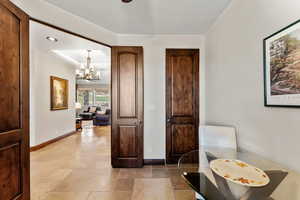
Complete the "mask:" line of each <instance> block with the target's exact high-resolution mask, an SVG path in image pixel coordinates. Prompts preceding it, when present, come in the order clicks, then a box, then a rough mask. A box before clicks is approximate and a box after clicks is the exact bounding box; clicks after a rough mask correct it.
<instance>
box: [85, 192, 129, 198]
mask: <svg viewBox="0 0 300 200" xmlns="http://www.w3.org/2000/svg"><path fill="white" fill-rule="evenodd" d="M88 200H131V192H120V191H114V192H92V193H90V195H89V197H88Z"/></svg>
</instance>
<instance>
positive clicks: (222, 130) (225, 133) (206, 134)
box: [199, 126, 237, 150]
mask: <svg viewBox="0 0 300 200" xmlns="http://www.w3.org/2000/svg"><path fill="white" fill-rule="evenodd" d="M199 136H200V137H199V139H200V145H201V146H213V147H223V148H232V149H235V150H237V142H236V130H235V128H234V127H227V126H200V128H199Z"/></svg>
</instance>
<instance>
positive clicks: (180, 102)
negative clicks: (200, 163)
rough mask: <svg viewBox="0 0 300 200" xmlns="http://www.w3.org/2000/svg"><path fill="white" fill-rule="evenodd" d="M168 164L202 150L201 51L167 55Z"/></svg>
mask: <svg viewBox="0 0 300 200" xmlns="http://www.w3.org/2000/svg"><path fill="white" fill-rule="evenodd" d="M166 123H167V124H166V160H167V163H176V162H177V161H178V159H179V158H180V156H181V155H182V154H184V153H187V152H189V151H192V150H196V149H198V143H199V142H198V125H199V50H198V49H167V51H166Z"/></svg>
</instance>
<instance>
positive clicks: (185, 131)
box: [172, 124, 196, 155]
mask: <svg viewBox="0 0 300 200" xmlns="http://www.w3.org/2000/svg"><path fill="white" fill-rule="evenodd" d="M172 134H173V135H172V153H173V154H174V155H181V154H184V153H186V152H189V151H192V150H195V149H196V144H195V140H196V137H195V126H194V125H193V124H190V125H189V124H187V125H185V124H183V125H182V124H180V125H177V124H175V125H172Z"/></svg>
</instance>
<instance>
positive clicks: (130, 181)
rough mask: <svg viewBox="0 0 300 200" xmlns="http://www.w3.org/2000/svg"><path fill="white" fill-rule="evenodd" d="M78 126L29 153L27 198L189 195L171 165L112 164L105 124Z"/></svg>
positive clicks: (187, 199) (149, 199)
mask: <svg viewBox="0 0 300 200" xmlns="http://www.w3.org/2000/svg"><path fill="white" fill-rule="evenodd" d="M84 126H85V127H86V128H85V129H83V131H82V132H79V133H78V134H75V135H72V136H70V137H67V138H65V139H63V140H60V141H58V142H56V143H53V144H51V145H49V146H47V147H45V148H42V149H40V150H38V151H36V152H32V153H31V199H32V200H61V199H62V200H68V199H72V200H87V199H88V200H119V199H122V200H175V197H176V200H178V198H179V199H180V200H191V192H189V191H186V188H185V185H184V184H185V183H184V182H183V180H181V178H180V176H179V173H178V170H177V168H176V165H169V166H167V167H165V166H164V165H154V166H151V165H148V166H145V167H144V168H137V169H115V168H112V167H111V159H110V156H111V152H110V142H111V138H110V127H92V124H91V123H90V122H87V124H85V125H84ZM174 177H175V178H174ZM174 189H177V190H178V191H175V193H174ZM179 189H180V190H179Z"/></svg>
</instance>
